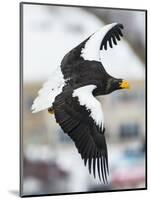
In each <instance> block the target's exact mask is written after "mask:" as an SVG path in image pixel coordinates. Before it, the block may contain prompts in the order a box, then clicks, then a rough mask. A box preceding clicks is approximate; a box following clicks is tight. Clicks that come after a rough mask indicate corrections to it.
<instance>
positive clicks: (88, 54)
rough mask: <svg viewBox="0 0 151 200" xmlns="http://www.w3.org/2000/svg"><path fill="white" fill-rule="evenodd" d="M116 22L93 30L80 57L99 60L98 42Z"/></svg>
mask: <svg viewBox="0 0 151 200" xmlns="http://www.w3.org/2000/svg"><path fill="white" fill-rule="evenodd" d="M116 24H117V23H112V24H108V25H106V26H104V27H102V28H101V29H100V30H98V31H97V32H95V33H94V34H93V35H92V36H91V37H90V38H89V40H88V41H87V42H86V44H85V46H84V48H83V49H82V51H81V57H83V58H84V59H85V60H96V61H100V44H101V43H102V40H103V38H104V37H105V35H106V33H107V32H108V31H109V30H110V29H111V28H112V27H114V26H115V25H116Z"/></svg>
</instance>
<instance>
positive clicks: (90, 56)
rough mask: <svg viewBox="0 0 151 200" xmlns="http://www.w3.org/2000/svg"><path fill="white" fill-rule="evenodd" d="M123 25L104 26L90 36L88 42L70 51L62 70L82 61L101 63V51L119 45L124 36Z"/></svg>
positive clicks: (63, 61)
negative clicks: (118, 42)
mask: <svg viewBox="0 0 151 200" xmlns="http://www.w3.org/2000/svg"><path fill="white" fill-rule="evenodd" d="M123 28H124V27H123V25H122V24H119V23H112V24H108V25H106V26H103V27H102V28H100V29H99V30H98V31H96V32H95V33H93V34H92V35H90V36H89V37H88V38H87V39H86V40H84V41H83V42H81V43H80V44H79V45H78V46H76V47H75V48H73V49H72V50H71V51H69V52H68V53H67V54H66V55H65V56H64V58H63V60H62V62H61V68H62V69H64V68H65V67H66V66H67V65H72V64H73V63H76V62H81V61H82V60H91V61H92V60H95V61H100V60H101V59H100V50H103V48H104V49H105V50H107V47H108V44H109V46H110V47H111V48H112V47H113V44H115V45H117V41H118V40H120V39H121V37H122V36H123V34H122V29H123Z"/></svg>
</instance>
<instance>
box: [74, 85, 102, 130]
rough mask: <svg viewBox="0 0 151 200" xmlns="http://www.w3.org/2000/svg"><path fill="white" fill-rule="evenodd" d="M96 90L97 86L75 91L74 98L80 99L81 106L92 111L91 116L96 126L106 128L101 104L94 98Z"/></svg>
mask: <svg viewBox="0 0 151 200" xmlns="http://www.w3.org/2000/svg"><path fill="white" fill-rule="evenodd" d="M95 88H96V86H95V85H88V86H84V87H80V88H78V89H76V90H74V92H73V94H72V96H73V97H78V100H79V103H80V105H81V106H86V109H87V110H90V112H91V113H90V116H91V117H92V118H93V120H94V122H95V123H96V125H98V126H99V127H101V124H102V130H103V127H104V116H103V111H102V106H101V103H100V102H99V101H98V100H97V99H96V98H95V97H94V96H93V94H92V91H93V90H94V89H95Z"/></svg>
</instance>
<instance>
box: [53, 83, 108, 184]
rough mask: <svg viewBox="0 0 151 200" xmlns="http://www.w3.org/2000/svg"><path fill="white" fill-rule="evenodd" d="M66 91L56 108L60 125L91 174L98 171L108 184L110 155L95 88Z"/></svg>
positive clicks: (56, 101) (102, 179)
mask: <svg viewBox="0 0 151 200" xmlns="http://www.w3.org/2000/svg"><path fill="white" fill-rule="evenodd" d="M67 87H68V86H66V87H65V88H64V91H63V92H62V93H61V94H60V95H58V96H57V97H56V98H55V102H54V103H53V108H54V112H55V118H56V121H57V123H59V125H60V126H61V127H62V129H63V131H64V132H65V133H67V134H68V135H69V136H70V137H71V138H72V140H73V141H74V143H75V146H76V147H77V149H78V152H79V153H80V154H81V157H82V159H83V160H84V164H85V165H88V168H89V172H90V173H91V172H92V171H93V175H94V177H96V172H97V173H98V176H99V178H100V180H101V181H103V182H104V183H106V182H107V177H108V156H107V146H106V141H105V136H104V131H105V128H104V120H103V114H102V109H101V104H100V103H99V102H98V101H97V100H96V99H95V98H94V96H93V95H92V91H93V89H94V88H95V86H94V85H89V86H85V87H81V88H79V89H76V90H75V91H72V90H70V88H69V89H66V88H67Z"/></svg>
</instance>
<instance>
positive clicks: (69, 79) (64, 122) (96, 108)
mask: <svg viewBox="0 0 151 200" xmlns="http://www.w3.org/2000/svg"><path fill="white" fill-rule="evenodd" d="M122 29H123V25H122V24H118V23H112V24H108V25H106V26H104V27H103V28H101V29H100V30H98V31H97V32H95V33H93V34H92V35H91V36H89V37H88V38H87V39H86V40H84V41H83V42H82V43H80V44H79V45H78V46H76V47H75V48H73V49H72V50H71V51H69V53H67V54H66V55H65V56H64V58H63V59H62V62H61V64H60V66H59V67H58V68H57V69H56V70H55V72H54V73H53V74H52V76H51V78H50V79H49V80H48V81H47V82H46V83H44V85H43V88H42V89H41V90H40V91H39V92H38V94H39V95H38V97H37V98H36V99H35V100H34V102H33V105H32V112H33V113H36V112H39V111H41V110H45V109H47V110H48V111H49V112H50V113H54V116H55V118H56V122H57V123H58V124H59V125H60V126H61V128H62V129H63V131H64V132H65V133H67V134H68V135H69V136H70V137H71V139H72V140H73V141H74V143H75V146H76V147H77V149H78V152H79V153H80V154H81V158H82V159H83V160H84V164H85V165H86V164H87V165H88V168H89V172H90V173H91V170H92V171H93V175H94V177H95V176H96V171H97V174H98V176H99V179H100V181H102V182H104V183H106V182H107V179H108V173H109V169H108V153H107V146H106V140H105V135H104V133H105V125H104V117H103V112H102V106H101V103H100V102H99V101H98V100H97V99H96V98H95V97H96V96H98V95H106V94H109V93H111V92H113V91H115V90H118V89H124V88H125V89H126V88H127V89H128V88H129V83H128V82H127V81H125V80H123V79H119V78H114V77H112V76H111V75H110V74H108V73H107V72H106V70H105V69H104V67H103V64H102V62H101V57H100V55H101V50H102V49H103V48H104V49H105V50H107V48H108V47H111V48H112V47H113V45H114V44H115V45H117V41H118V40H120V39H121V36H123V34H122V31H121V30H122Z"/></svg>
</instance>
